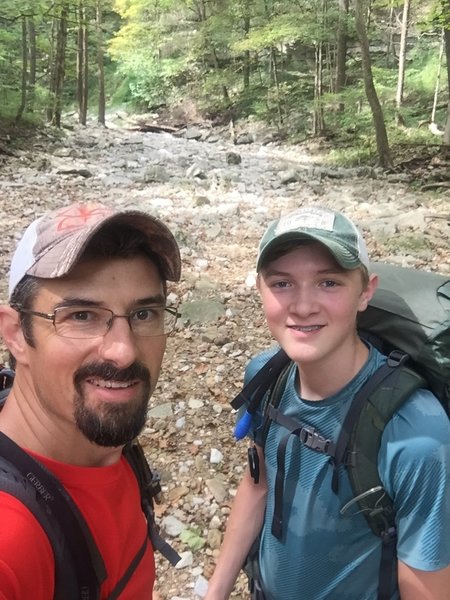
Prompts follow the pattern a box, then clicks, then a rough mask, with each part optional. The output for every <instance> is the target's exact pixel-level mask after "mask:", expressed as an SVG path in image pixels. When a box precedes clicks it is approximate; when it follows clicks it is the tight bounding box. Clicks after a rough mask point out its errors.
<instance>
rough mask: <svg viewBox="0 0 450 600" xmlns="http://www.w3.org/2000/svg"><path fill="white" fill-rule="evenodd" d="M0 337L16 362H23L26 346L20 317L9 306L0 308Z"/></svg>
mask: <svg viewBox="0 0 450 600" xmlns="http://www.w3.org/2000/svg"><path fill="white" fill-rule="evenodd" d="M0 335H1V337H2V338H3V341H4V343H5V345H6V347H7V348H8V350H9V351H10V352H11V354H12V355H13V356H14V358H15V359H16V360H17V362H21V360H24V358H25V353H26V348H27V346H28V344H27V342H26V341H25V338H24V336H23V331H22V326H21V324H20V315H19V313H18V312H17V311H16V310H14V309H13V308H11V307H10V306H0Z"/></svg>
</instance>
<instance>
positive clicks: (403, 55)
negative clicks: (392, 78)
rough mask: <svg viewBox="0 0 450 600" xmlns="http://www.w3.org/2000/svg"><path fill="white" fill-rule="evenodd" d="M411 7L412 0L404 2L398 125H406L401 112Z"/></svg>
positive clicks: (397, 98)
mask: <svg viewBox="0 0 450 600" xmlns="http://www.w3.org/2000/svg"><path fill="white" fill-rule="evenodd" d="M410 6H411V0H404V3H403V17H402V28H401V35H400V52H399V55H398V80H397V94H396V96H395V106H396V121H397V125H404V121H403V117H402V116H401V113H400V110H401V108H402V103H403V87H404V83H405V61H406V39H407V36H408V21H409V10H410Z"/></svg>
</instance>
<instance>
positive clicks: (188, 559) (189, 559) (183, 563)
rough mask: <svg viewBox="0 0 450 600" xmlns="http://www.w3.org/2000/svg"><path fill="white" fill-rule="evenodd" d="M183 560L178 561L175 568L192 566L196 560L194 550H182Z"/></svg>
mask: <svg viewBox="0 0 450 600" xmlns="http://www.w3.org/2000/svg"><path fill="white" fill-rule="evenodd" d="M180 556H181V560H179V561H178V562H177V564H176V565H175V569H186V567H190V566H191V565H192V563H193V562H194V557H193V556H192V552H191V551H190V550H187V551H186V552H180Z"/></svg>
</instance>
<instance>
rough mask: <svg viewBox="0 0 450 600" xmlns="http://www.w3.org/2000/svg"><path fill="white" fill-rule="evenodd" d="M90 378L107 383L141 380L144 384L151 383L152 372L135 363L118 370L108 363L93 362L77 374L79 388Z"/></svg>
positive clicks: (76, 383)
mask: <svg viewBox="0 0 450 600" xmlns="http://www.w3.org/2000/svg"><path fill="white" fill-rule="evenodd" d="M89 377H98V378H99V379H104V380H105V381H134V380H136V379H140V380H141V381H143V382H144V383H149V382H150V371H149V370H148V369H147V367H144V365H143V364H141V363H139V362H134V363H133V364H132V365H130V366H129V367H126V368H125V369H118V368H117V367H115V366H114V365H113V364H111V363H107V362H102V363H97V362H92V363H88V364H86V365H83V366H82V367H80V368H79V369H78V370H77V371H76V372H75V375H74V382H75V385H77V386H79V385H80V384H81V383H82V382H83V381H84V380H85V379H87V378H89Z"/></svg>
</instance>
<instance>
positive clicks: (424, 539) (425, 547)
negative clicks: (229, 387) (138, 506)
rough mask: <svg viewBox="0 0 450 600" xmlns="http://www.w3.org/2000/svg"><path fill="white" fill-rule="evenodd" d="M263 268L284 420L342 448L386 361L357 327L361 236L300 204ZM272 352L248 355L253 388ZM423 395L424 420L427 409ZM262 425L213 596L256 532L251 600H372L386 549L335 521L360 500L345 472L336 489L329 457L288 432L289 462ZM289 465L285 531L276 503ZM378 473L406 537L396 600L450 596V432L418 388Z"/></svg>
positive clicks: (273, 234)
mask: <svg viewBox="0 0 450 600" xmlns="http://www.w3.org/2000/svg"><path fill="white" fill-rule="evenodd" d="M257 272H258V277H257V287H258V290H259V293H260V295H261V299H262V305H263V310H264V313H265V316H266V320H267V324H268V327H269V329H270V332H271V333H272V335H273V337H274V338H275V340H276V341H277V342H278V344H279V345H280V346H281V347H282V348H283V349H284V350H285V352H286V353H287V355H288V356H289V358H290V359H291V360H292V361H293V368H292V369H291V370H290V372H289V375H288V379H287V381H286V387H285V389H284V391H283V395H282V398H281V402H280V404H279V406H278V408H279V412H280V413H281V414H283V415H287V416H289V417H293V418H295V419H296V420H297V421H301V422H302V423H306V424H307V426H309V427H311V428H314V429H315V430H316V431H318V432H320V433H321V434H322V435H323V436H324V438H325V439H329V440H332V441H334V442H336V440H337V437H338V434H339V432H340V430H341V426H342V423H343V420H344V417H345V415H346V413H347V410H348V408H349V405H350V403H351V401H352V399H353V398H354V396H355V394H356V393H357V392H358V390H359V389H360V388H361V387H362V386H363V384H364V382H365V381H367V380H368V379H369V377H370V376H371V375H372V374H373V373H374V372H375V371H376V370H377V369H378V368H379V367H380V366H381V365H382V364H383V363H384V362H385V361H386V357H385V356H383V355H382V354H380V353H379V352H378V351H377V350H376V349H375V348H374V347H373V346H371V345H370V344H368V343H366V342H364V341H363V340H362V339H361V338H360V337H359V336H358V335H357V332H356V317H357V314H358V312H360V311H363V310H365V309H366V307H367V305H368V303H369V301H370V299H371V298H372V296H373V294H374V292H375V289H376V287H377V276H376V275H375V274H370V273H369V260H368V256H367V250H366V247H365V244H364V241H363V239H362V237H361V234H360V232H359V231H358V230H357V228H356V227H355V225H354V224H353V223H352V222H351V221H350V220H349V219H348V218H346V217H345V216H344V215H342V214H341V213H336V212H333V211H331V210H327V209H322V208H309V209H308V208H305V209H303V210H299V211H298V212H296V213H293V214H290V215H286V216H285V217H282V218H281V219H279V220H278V221H276V222H273V223H272V224H271V225H270V226H269V228H268V229H267V231H266V233H265V235H264V237H263V238H262V241H261V244H260V249H259V256H258V261H257ZM275 351H276V349H272V350H271V351H269V352H267V351H266V352H265V353H263V354H262V355H260V356H258V357H256V358H255V359H253V360H252V361H251V363H250V365H249V366H248V368H247V371H246V380H247V381H249V380H250V379H251V378H252V377H253V376H254V375H255V373H256V372H258V370H259V369H260V368H261V367H262V365H263V364H264V363H266V362H267V360H268V359H269V358H270V357H271V356H272V355H273V354H274V353H275ZM425 401H426V403H428V404H427V406H428V407H431V409H430V410H428V411H427V412H425V411H424V410H423V408H422V409H421V407H423V404H424V402H425ZM261 424H262V415H261V412H260V410H259V411H258V412H257V413H256V414H255V415H254V416H253V417H252V420H251V422H250V437H251V438H252V439H253V440H254V443H255V444H256V450H257V453H258V457H259V482H257V483H255V480H254V479H253V478H252V477H251V474H250V471H247V472H246V474H245V475H244V478H243V480H242V482H241V484H240V486H239V488H238V491H237V494H236V497H235V501H234V504H233V508H232V511H231V514H230V517H229V521H228V525H227V530H226V533H225V537H224V542H223V547H222V550H221V554H220V557H219V559H218V563H217V566H216V570H215V572H214V574H213V576H212V578H211V581H210V583H209V590H208V593H207V596H206V600H223V599H225V598H228V597H229V595H230V593H231V591H232V589H233V585H234V581H235V579H236V577H237V575H238V573H239V570H240V568H241V566H242V564H243V562H244V559H245V557H246V555H247V553H248V551H249V549H250V546H251V544H252V542H253V540H254V539H255V538H256V536H257V535H258V533H259V532H260V531H261V530H262V531H261V543H260V548H259V568H260V572H261V573H260V581H259V585H260V587H261V592H260V594H259V595H255V596H254V597H255V598H258V599H260V598H265V599H266V600H294V599H295V600H296V599H300V598H301V599H302V600H330V599H331V600H376V598H377V597H378V596H377V590H378V582H379V573H378V571H379V568H380V556H381V541H380V538H378V537H377V536H375V535H374V534H373V533H372V532H371V530H370V529H369V527H368V524H367V522H366V520H365V519H364V518H363V517H362V515H354V516H352V517H351V518H348V517H347V516H343V514H342V513H341V509H342V507H343V506H345V505H346V504H347V503H349V501H350V500H351V499H352V498H353V496H354V494H352V489H351V486H350V481H349V479H348V475H347V471H346V470H344V469H341V471H340V472H339V489H338V493H334V492H333V491H332V488H331V478H332V469H331V468H330V460H329V456H327V455H326V454H324V453H319V452H312V451H311V450H310V449H309V448H307V447H306V446H305V445H303V444H301V443H300V442H299V440H298V438H295V437H294V438H293V439H292V438H291V439H290V441H289V442H288V445H287V446H284V449H285V450H286V453H285V455H284V460H283V458H282V457H283V454H282V452H280V451H279V449H280V448H281V447H282V446H283V443H285V441H286V439H287V438H286V429H285V428H283V426H281V425H280V424H279V423H278V422H274V421H272V423H271V427H270V429H269V431H268V433H267V438H266V439H265V442H264V441H263V440H262V439H261V437H262V435H263V434H262V429H263V428H262V427H261ZM262 445H264V453H263V449H262ZM282 470H283V471H284V480H283V486H282V488H281V489H283V492H284V494H282V500H281V504H282V516H283V519H282V522H283V528H282V529H281V531H280V532H279V533H278V531H277V527H276V526H277V525H278V522H276V521H275V516H276V515H277V514H278V513H277V511H276V510H275V508H274V507H275V505H277V503H279V502H280V494H279V493H278V492H277V490H278V491H279V489H280V488H279V486H278V483H277V479H278V475H279V474H280V473H281V472H282ZM378 470H379V473H380V477H381V480H382V482H383V486H384V488H385V489H386V490H387V491H388V493H389V495H390V496H391V497H392V498H393V501H394V506H395V510H396V523H397V529H398V544H397V553H398V561H397V567H398V575H397V579H396V581H394V582H393V588H394V589H393V592H392V596H391V597H392V598H393V599H394V598H399V597H401V598H402V600H444V599H445V600H448V599H449V598H450V567H449V564H450V506H449V495H448V491H447V490H448V485H449V471H450V428H449V421H448V418H447V416H446V414H445V411H444V409H443V407H442V406H441V405H440V403H439V401H438V400H437V399H436V398H435V397H434V396H433V395H432V394H431V393H430V392H428V391H427V390H418V391H417V392H415V393H414V394H413V395H412V396H411V397H410V398H409V399H408V400H407V401H406V402H405V403H404V405H403V406H402V407H401V409H400V410H399V411H398V413H397V414H396V415H395V416H394V417H393V419H392V420H391V421H389V423H388V424H387V426H386V428H385V430H384V433H383V439H382V444H381V449H380V452H379V455H378ZM253 471H255V468H253ZM277 493H278V496H277ZM274 524H275V527H274Z"/></svg>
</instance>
